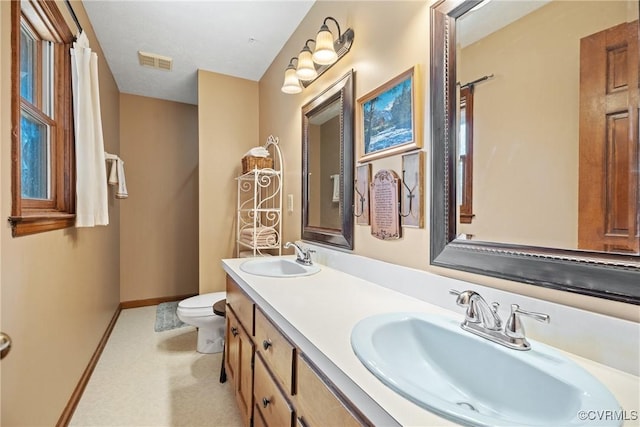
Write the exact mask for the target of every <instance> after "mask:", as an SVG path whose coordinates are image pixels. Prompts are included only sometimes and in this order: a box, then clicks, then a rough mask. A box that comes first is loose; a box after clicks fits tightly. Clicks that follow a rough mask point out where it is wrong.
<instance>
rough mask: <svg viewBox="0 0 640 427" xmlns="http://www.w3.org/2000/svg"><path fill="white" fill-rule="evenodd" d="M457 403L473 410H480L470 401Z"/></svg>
mask: <svg viewBox="0 0 640 427" xmlns="http://www.w3.org/2000/svg"><path fill="white" fill-rule="evenodd" d="M457 405H459V406H462V407H463V408H467V409H470V410H472V411H476V412H478V410H477V409H476V408H474V406H473V405H472V404H471V403H469V402H458V403H457Z"/></svg>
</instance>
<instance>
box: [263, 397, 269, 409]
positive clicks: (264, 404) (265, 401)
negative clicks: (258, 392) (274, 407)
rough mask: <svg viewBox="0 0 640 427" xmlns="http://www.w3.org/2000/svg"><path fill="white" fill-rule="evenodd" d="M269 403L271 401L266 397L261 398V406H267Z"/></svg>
mask: <svg viewBox="0 0 640 427" xmlns="http://www.w3.org/2000/svg"><path fill="white" fill-rule="evenodd" d="M269 403H271V401H270V400H269V399H267V398H266V397H263V398H262V407H263V408H266V407H267V406H269Z"/></svg>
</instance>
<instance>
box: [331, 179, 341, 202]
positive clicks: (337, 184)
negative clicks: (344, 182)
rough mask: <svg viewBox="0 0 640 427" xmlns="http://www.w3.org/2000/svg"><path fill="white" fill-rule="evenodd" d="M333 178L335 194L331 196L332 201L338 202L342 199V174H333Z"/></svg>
mask: <svg viewBox="0 0 640 427" xmlns="http://www.w3.org/2000/svg"><path fill="white" fill-rule="evenodd" d="M331 179H332V180H333V196H332V197H331V201H332V202H336V203H337V202H339V201H340V175H338V174H335V175H331Z"/></svg>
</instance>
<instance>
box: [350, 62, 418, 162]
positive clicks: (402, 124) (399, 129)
mask: <svg viewBox="0 0 640 427" xmlns="http://www.w3.org/2000/svg"><path fill="white" fill-rule="evenodd" d="M417 69H418V66H414V67H411V68H410V69H408V70H407V71H405V72H404V73H402V74H400V75H399V76H397V77H394V78H393V79H391V80H389V81H388V82H387V83H385V84H384V85H382V86H380V87H379V88H377V89H375V90H373V91H372V92H369V93H368V94H366V95H365V96H363V97H361V98H360V99H358V108H357V113H358V126H359V129H360V135H361V138H360V140H361V141H362V143H361V144H359V150H360V157H359V161H360V162H365V161H369V160H373V159H377V158H380V157H386V156H391V155H394V154H398V153H402V152H405V151H409V150H413V149H416V148H420V147H422V126H421V125H420V123H416V120H417V118H420V117H422V114H421V112H420V111H421V109H420V102H419V100H420V98H421V97H420V96H419V88H420V85H419V81H418V75H419V73H418V72H417Z"/></svg>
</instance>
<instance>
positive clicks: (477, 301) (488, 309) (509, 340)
mask: <svg viewBox="0 0 640 427" xmlns="http://www.w3.org/2000/svg"><path fill="white" fill-rule="evenodd" d="M449 293H450V294H452V295H456V296H457V297H458V298H457V299H456V304H458V305H459V306H460V307H466V308H467V311H466V314H465V319H464V321H463V322H462V324H461V325H460V327H461V328H462V329H464V330H465V331H469V332H471V333H473V334H476V335H478V336H480V337H482V338H486V339H488V340H490V341H493V342H495V343H498V344H501V345H504V346H506V347H509V348H512V349H515V350H529V349H531V344H530V343H529V341H527V338H526V337H525V335H524V326H523V325H522V322H521V320H520V315H524V316H528V317H531V318H533V319H536V320H538V321H540V322H546V323H549V320H550V318H549V315H548V314H544V313H535V312H531V311H525V310H522V309H520V307H519V306H518V304H511V314H510V315H509V319H508V320H507V323H506V324H505V325H504V329H503V327H502V320H501V319H500V316H499V315H498V307H499V304H498V303H497V302H494V303H492V304H491V306H489V304H488V303H487V302H486V301H485V300H484V298H482V297H481V296H480V294H478V293H477V292H474V291H470V290H467V291H463V292H460V291H456V290H455V289H451V290H450V291H449Z"/></svg>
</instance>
